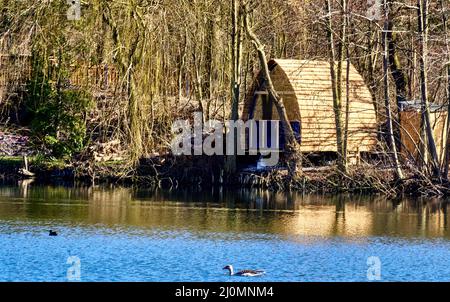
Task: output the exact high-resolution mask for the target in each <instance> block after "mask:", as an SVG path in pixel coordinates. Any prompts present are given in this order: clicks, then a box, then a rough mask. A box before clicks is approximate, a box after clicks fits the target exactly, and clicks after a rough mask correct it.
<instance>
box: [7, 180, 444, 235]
mask: <svg viewBox="0 0 450 302" xmlns="http://www.w3.org/2000/svg"><path fill="white" fill-rule="evenodd" d="M447 207H448V203H447V202H446V201H442V200H440V199H410V198H405V199H402V200H395V201H391V200H386V199H385V198H383V197H382V196H373V195H372V196H367V195H352V196H347V195H338V196H323V195H307V196H304V195H302V194H299V193H293V192H291V193H288V194H283V193H275V192H270V191H264V190H246V189H238V190H225V189H221V188H212V189H210V190H203V191H197V190H180V191H163V190H158V191H153V190H145V189H133V188H112V187H85V186H71V187H64V186H39V185H34V184H33V183H29V182H26V183H25V182H22V183H21V184H20V185H19V186H3V187H0V220H11V221H14V220H30V221H37V222H39V221H42V220H51V221H53V220H57V221H62V222H64V223H67V224H69V225H70V224H88V225H95V224H102V225H107V226H108V225H110V226H111V225H125V226H134V227H142V228H158V229H171V230H173V229H185V230H191V231H196V232H203V231H208V232H218V233H223V232H236V233H239V232H254V233H273V234H280V235H286V236H292V235H301V236H323V237H335V236H342V237H370V236H399V237H443V238H450V234H449V231H448V212H447V210H448V209H447Z"/></svg>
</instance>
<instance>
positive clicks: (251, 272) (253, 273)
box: [223, 265, 266, 277]
mask: <svg viewBox="0 0 450 302" xmlns="http://www.w3.org/2000/svg"><path fill="white" fill-rule="evenodd" d="M223 269H226V270H228V271H229V272H230V276H242V277H259V276H262V275H264V274H265V273H266V272H265V271H263V270H250V269H246V270H243V271H239V272H237V273H235V272H234V269H233V266H232V265H227V266H225V267H224V268H223Z"/></svg>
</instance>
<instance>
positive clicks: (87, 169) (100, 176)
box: [0, 157, 450, 198]
mask: <svg viewBox="0 0 450 302" xmlns="http://www.w3.org/2000/svg"><path fill="white" fill-rule="evenodd" d="M205 161H206V162H205ZM23 166H24V163H23V159H22V157H0V179H2V180H4V181H19V180H23V179H29V178H28V177H22V176H21V175H20V174H19V173H18V171H19V169H21V168H23ZM29 166H30V171H31V172H32V173H34V174H35V176H34V177H32V179H34V180H36V181H38V182H40V183H50V184H51V183H55V182H60V181H64V182H81V183H86V184H90V185H98V184H116V185H136V186H146V187H150V188H152V187H153V188H168V189H174V190H177V189H183V188H188V187H193V186H194V187H199V188H205V187H211V186H214V187H218V186H220V187H227V188H255V189H267V190H271V191H278V192H288V191H296V192H300V193H304V194H342V193H359V194H381V195H385V196H386V197H387V198H398V197H401V196H414V197H438V198H439V197H441V198H444V197H447V196H450V184H449V183H442V184H441V185H440V186H437V185H432V186H431V185H430V183H429V182H428V181H427V179H423V178H420V176H419V175H414V174H411V173H410V174H409V175H408V177H407V178H405V179H404V180H402V181H397V180H395V175H394V172H393V171H391V170H389V169H385V170H381V169H377V167H374V166H371V165H368V164H366V165H359V166H353V167H351V168H350V169H349V173H348V175H342V174H341V173H339V171H338V170H337V168H336V167H334V166H327V167H317V168H315V167H310V168H305V169H304V171H303V173H302V174H301V175H299V176H295V177H289V176H288V175H287V171H285V170H273V171H259V172H256V171H240V172H238V173H236V174H234V175H229V176H226V175H224V172H223V170H222V168H221V164H220V162H219V161H217V159H216V160H214V159H212V160H211V159H204V158H200V159H198V160H195V161H189V160H178V159H175V158H163V157H156V158H152V159H143V160H141V161H140V162H139V163H138V164H137V165H135V166H133V165H130V164H129V163H127V162H125V161H110V162H101V163H90V162H76V163H66V162H63V161H60V160H54V161H51V160H42V159H36V158H33V157H31V158H29Z"/></svg>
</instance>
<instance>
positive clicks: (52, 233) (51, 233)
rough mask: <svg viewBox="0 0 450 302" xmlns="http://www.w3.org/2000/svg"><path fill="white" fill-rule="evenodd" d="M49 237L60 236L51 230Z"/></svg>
mask: <svg viewBox="0 0 450 302" xmlns="http://www.w3.org/2000/svg"><path fill="white" fill-rule="evenodd" d="M48 235H49V236H58V233H56V232H55V231H52V230H49V231H48Z"/></svg>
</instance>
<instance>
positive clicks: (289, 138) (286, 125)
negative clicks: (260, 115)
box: [242, 5, 301, 177]
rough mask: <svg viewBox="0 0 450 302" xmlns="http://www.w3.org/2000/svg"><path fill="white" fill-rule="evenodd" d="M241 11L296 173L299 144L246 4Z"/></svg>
mask: <svg viewBox="0 0 450 302" xmlns="http://www.w3.org/2000/svg"><path fill="white" fill-rule="evenodd" d="M242 11H243V18H244V19H243V20H244V28H245V31H246V33H247V36H248V37H249V38H250V40H251V41H252V43H253V45H254V46H255V49H256V51H257V52H258V58H259V62H260V65H261V68H262V72H263V77H264V80H265V81H266V85H267V90H268V93H269V97H270V98H271V100H272V101H273V103H274V105H275V108H276V109H277V112H278V115H279V117H280V121H281V127H282V129H283V133H284V139H285V141H286V150H285V153H286V156H287V159H286V161H287V165H288V172H289V176H291V177H292V176H294V175H295V174H296V173H297V166H298V165H299V164H300V165H301V156H300V151H299V146H298V144H297V141H296V139H295V135H294V131H293V130H292V127H291V124H290V122H289V118H288V115H287V112H286V108H285V106H284V102H283V99H282V98H281V97H280V95H279V94H278V93H277V91H276V90H275V87H274V85H273V82H272V79H271V77H270V71H269V65H268V61H267V57H266V54H265V52H264V45H263V44H262V43H261V41H260V40H259V38H258V36H257V35H256V34H255V33H254V32H253V30H252V29H251V27H250V24H249V22H248V8H247V6H246V5H243V6H242Z"/></svg>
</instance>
